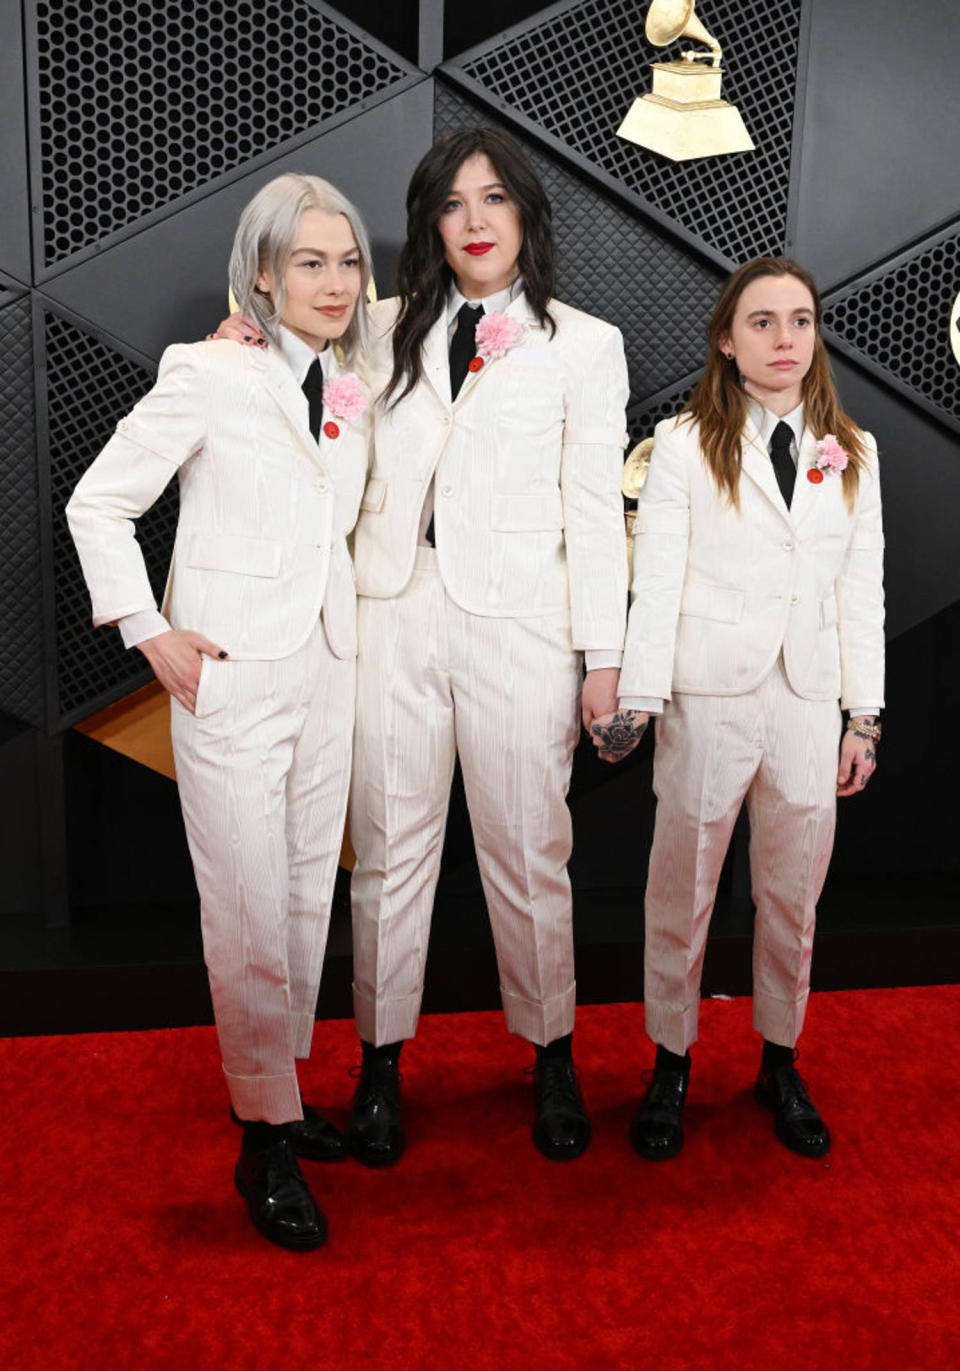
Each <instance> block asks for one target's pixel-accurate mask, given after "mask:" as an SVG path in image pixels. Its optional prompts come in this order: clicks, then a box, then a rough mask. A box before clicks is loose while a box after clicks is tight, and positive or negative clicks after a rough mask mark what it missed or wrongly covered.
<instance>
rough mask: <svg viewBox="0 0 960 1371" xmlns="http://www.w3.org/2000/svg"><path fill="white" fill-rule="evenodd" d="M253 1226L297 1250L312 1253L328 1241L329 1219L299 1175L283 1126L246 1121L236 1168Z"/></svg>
mask: <svg viewBox="0 0 960 1371" xmlns="http://www.w3.org/2000/svg"><path fill="white" fill-rule="evenodd" d="M233 1175H234V1180H235V1181H236V1184H237V1189H238V1190H239V1191H240V1194H241V1195H242V1196H243V1198H244V1199H245V1200H246V1202H247V1208H248V1209H249V1211H250V1219H251V1222H252V1223H253V1226H254V1228H255V1229H256V1230H257V1232H258V1233H261V1234H262V1235H263V1236H264V1237H265V1238H267V1239H268V1241H270V1242H274V1243H276V1244H277V1245H278V1246H279V1247H288V1248H291V1249H292V1250H293V1251H294V1252H312V1251H313V1250H314V1248H317V1247H320V1246H322V1244H323V1243H325V1242H326V1240H327V1224H326V1220H325V1219H324V1217H323V1215H322V1214H321V1212H320V1210H319V1209H318V1208H317V1204H316V1201H315V1200H314V1198H313V1196H312V1195H311V1194H310V1191H309V1190H308V1189H307V1183H306V1181H305V1180H304V1179H303V1177H302V1176H301V1174H300V1168H299V1166H298V1165H297V1159H296V1157H295V1156H294V1155H293V1148H292V1147H291V1145H290V1139H289V1137H288V1136H287V1132H286V1128H285V1127H284V1126H283V1125H270V1124H247V1125H245V1126H244V1130H243V1143H242V1145H241V1147H240V1157H239V1160H238V1161H237V1165H236V1168H235V1170H234V1173H233Z"/></svg>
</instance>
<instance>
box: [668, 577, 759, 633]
mask: <svg viewBox="0 0 960 1371" xmlns="http://www.w3.org/2000/svg"><path fill="white" fill-rule="evenodd" d="M743 599H744V596H743V591H742V590H735V589H734V588H733V587H732V586H711V585H707V584H706V583H705V582H703V581H692V582H690V583H689V584H688V585H686V586H684V588H683V595H682V597H681V600H680V613H681V614H691V615H693V616H694V617H695V618H698V619H714V620H715V621H716V622H717V623H721V624H736V623H739V622H740V620H741V618H742V617H743Z"/></svg>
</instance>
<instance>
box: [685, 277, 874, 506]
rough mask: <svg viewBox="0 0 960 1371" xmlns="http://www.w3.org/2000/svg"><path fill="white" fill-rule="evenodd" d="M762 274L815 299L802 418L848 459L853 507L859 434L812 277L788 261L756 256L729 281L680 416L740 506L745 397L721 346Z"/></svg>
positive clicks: (861, 445) (724, 491)
mask: <svg viewBox="0 0 960 1371" xmlns="http://www.w3.org/2000/svg"><path fill="white" fill-rule="evenodd" d="M761 276H795V277H796V279H797V280H798V281H801V282H802V283H803V284H804V285H805V286H806V288H807V290H808V291H809V292H810V295H811V297H812V299H813V312H814V325H815V328H816V331H817V338H816V342H815V344H814V349H813V361H812V362H811V364H810V370H809V371H808V372H807V374H806V376H805V377H804V378H803V389H802V395H803V419H804V423H805V424H806V426H807V428H809V429H810V430H811V432H812V433H813V436H814V437H815V438H818V439H819V438H825V437H826V436H827V434H828V433H832V434H833V435H834V436H835V437H836V439H837V441H838V442H839V444H840V446H841V447H842V448H843V449H844V450H845V451H846V453H847V456H848V458H849V461H848V463H847V466H846V468H845V469H844V472H843V494H844V497H845V499H846V502H847V507H848V508H851V509H852V507H853V501H854V498H855V496H856V493H857V485H858V482H859V479H860V468H861V467H862V466H863V465H864V460H865V456H866V444H865V442H864V438H863V433H862V432H861V430H860V429H859V428H858V427H857V425H856V424H855V423H854V422H853V420H852V419H851V418H850V417H849V416H848V415H847V414H845V413H844V410H843V406H842V405H841V404H840V397H839V396H838V395H837V389H836V386H835V385H834V382H833V375H832V373H831V370H830V359H829V357H828V356H827V350H826V348H825V347H824V345H823V339H822V338H821V336H820V320H821V316H822V307H821V304H820V294H819V292H818V290H817V287H816V286H815V285H814V281H813V277H812V276H811V275H810V273H809V272H808V271H805V270H804V268H803V267H801V266H800V265H799V264H798V263H797V262H792V261H791V260H790V259H789V258H788V257H755V258H754V259H753V260H752V261H750V262H745V263H744V264H743V266H742V267H740V268H739V269H738V270H737V271H735V272H734V273H733V275H732V276H730V277H728V279H727V281H726V282H725V283H724V286H723V289H722V290H721V292H720V299H719V300H718V301H717V303H716V307H715V308H714V311H713V314H712V316H711V318H710V322H709V324H708V325H707V343H708V352H707V365H706V370H705V371H704V373H703V375H702V376H701V378H700V380H699V381H698V382H697V385H696V388H695V389H694V392H693V394H692V395H691V396H690V403H689V404H688V406H687V408H686V409H685V410H684V417H686V418H687V419H695V420H696V421H697V422H698V424H699V425H700V435H699V436H700V448H701V451H702V452H703V459H704V461H705V463H706V465H707V469H708V470H709V471H710V472H711V473H712V475H713V478H714V480H715V481H716V483H717V488H718V489H719V491H720V494H721V495H726V496H727V497H728V499H729V500H730V502H731V503H732V504H733V505H734V506H736V507H737V508H739V504H740V499H739V491H740V438H741V435H742V433H743V425H744V423H745V421H746V417H747V394H746V391H745V390H744V389H743V386H742V385H741V383H740V373H739V372H738V370H737V361H736V358H735V357H734V358H728V357H726V356H725V354H724V351H723V346H722V344H723V342H724V340H725V339H726V338H727V337H728V335H729V333H730V329H731V327H732V325H733V316H734V315H735V314H736V311H737V304H738V302H739V300H740V296H741V295H742V294H743V292H744V291H745V290H746V288H747V286H748V285H750V283H751V281H756V280H758V279H759V278H760V277H761Z"/></svg>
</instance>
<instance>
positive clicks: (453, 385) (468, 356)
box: [424, 304, 483, 547]
mask: <svg viewBox="0 0 960 1371" xmlns="http://www.w3.org/2000/svg"><path fill="white" fill-rule="evenodd" d="M482 318H483V305H477V307H476V308H474V307H473V305H466V304H464V305H461V306H460V308H459V310H458V311H457V331H456V333H454V335H453V340H452V342H451V343H450V398H451V400H455V399H456V398H457V395H458V394H459V393H460V387H461V386H462V385H463V383H464V381H465V380H466V376H467V372H468V371H469V370H470V363H471V362H472V361H473V359H474V357H475V356H476V355H477V324H479V322H480V320H481V319H482ZM424 536H425V537H426V540H427V542H428V543H429V544H430V546H431V547H433V546H434V533H433V515H432V514H431V515H430V522H429V524H427V531H426V534H425V535H424Z"/></svg>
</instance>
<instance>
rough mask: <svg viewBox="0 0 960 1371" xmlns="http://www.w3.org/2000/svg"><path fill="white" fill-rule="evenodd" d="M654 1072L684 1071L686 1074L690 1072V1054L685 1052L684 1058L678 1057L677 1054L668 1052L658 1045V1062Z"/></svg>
mask: <svg viewBox="0 0 960 1371" xmlns="http://www.w3.org/2000/svg"><path fill="white" fill-rule="evenodd" d="M653 1069H654V1071H683V1072H684V1073H685V1074H689V1072H690V1053H689V1051H687V1052H684V1054H683V1056H682V1057H678V1056H677V1054H676V1052H668V1051H667V1049H666V1048H665V1047H662V1046H661V1045H660V1044H659V1043H658V1044H657V1060H656V1061H655V1062H654V1066H653Z"/></svg>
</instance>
